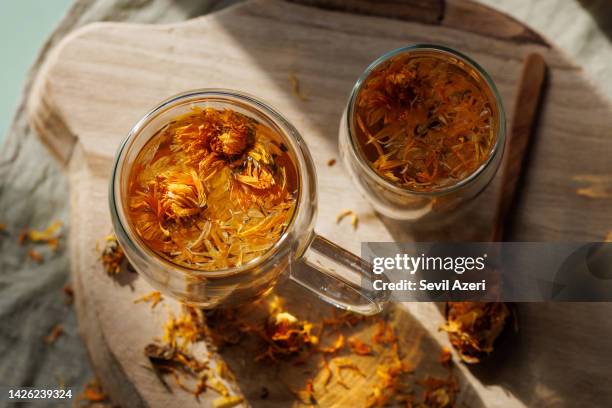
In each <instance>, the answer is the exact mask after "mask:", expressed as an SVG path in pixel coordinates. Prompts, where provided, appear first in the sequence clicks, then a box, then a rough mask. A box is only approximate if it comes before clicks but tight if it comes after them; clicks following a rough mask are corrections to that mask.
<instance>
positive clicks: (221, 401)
mask: <svg viewBox="0 0 612 408" xmlns="http://www.w3.org/2000/svg"><path fill="white" fill-rule="evenodd" d="M242 402H244V398H242V397H240V396H236V395H234V396H228V397H219V398H217V399H215V400H214V401H213V408H232V407H235V406H236V405H239V404H241V403H242Z"/></svg>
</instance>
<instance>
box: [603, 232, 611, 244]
mask: <svg viewBox="0 0 612 408" xmlns="http://www.w3.org/2000/svg"><path fill="white" fill-rule="evenodd" d="M604 242H612V231H610V232H608V233H607V234H606V237H605V238H604Z"/></svg>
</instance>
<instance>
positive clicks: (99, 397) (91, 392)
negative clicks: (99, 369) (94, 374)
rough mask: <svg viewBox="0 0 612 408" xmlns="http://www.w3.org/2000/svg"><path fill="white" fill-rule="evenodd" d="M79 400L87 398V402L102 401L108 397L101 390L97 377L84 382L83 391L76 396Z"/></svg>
mask: <svg viewBox="0 0 612 408" xmlns="http://www.w3.org/2000/svg"><path fill="white" fill-rule="evenodd" d="M77 398H78V399H79V400H87V401H89V402H102V401H106V400H107V399H108V395H106V393H105V392H104V391H103V390H102V387H101V386H100V383H99V382H98V380H97V379H95V378H94V379H93V380H91V381H89V382H88V383H87V384H85V389H84V390H83V393H82V394H80V395H79V396H78V397H77Z"/></svg>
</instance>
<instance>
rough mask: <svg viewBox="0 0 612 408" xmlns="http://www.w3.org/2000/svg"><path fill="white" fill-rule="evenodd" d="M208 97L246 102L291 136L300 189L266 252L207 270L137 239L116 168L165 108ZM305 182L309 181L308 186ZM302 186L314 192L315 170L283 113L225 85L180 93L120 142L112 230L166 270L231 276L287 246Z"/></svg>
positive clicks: (303, 196) (302, 195)
mask: <svg viewBox="0 0 612 408" xmlns="http://www.w3.org/2000/svg"><path fill="white" fill-rule="evenodd" d="M211 98H220V99H225V100H224V102H226V103H228V104H229V105H231V104H232V99H234V100H239V101H240V102H243V103H245V104H246V105H248V106H250V107H253V108H255V109H256V110H257V112H258V113H259V114H262V115H263V116H264V117H265V118H266V119H268V120H270V122H272V123H273V124H274V125H275V126H276V127H277V128H278V129H277V130H279V131H281V132H282V135H283V136H284V137H285V139H290V140H289V141H290V142H292V141H293V142H294V143H291V144H292V149H293V150H294V152H295V154H296V156H297V161H298V163H295V165H296V170H297V173H298V178H299V179H300V183H299V184H300V188H299V189H298V196H297V199H296V208H295V210H294V213H293V215H292V218H291V222H290V224H289V225H288V226H287V228H286V229H285V231H284V232H283V234H282V235H281V236H280V238H279V239H278V240H277V241H276V242H275V243H274V245H272V246H271V247H270V248H269V249H268V250H267V251H266V252H265V253H263V254H261V255H260V256H258V257H256V258H254V259H252V260H251V261H249V262H247V263H244V264H242V265H240V266H235V267H232V268H224V269H217V270H211V271H208V270H202V269H197V268H190V267H187V266H183V265H178V264H175V263H173V262H171V261H169V260H167V259H165V258H164V257H162V256H160V255H159V254H157V253H155V252H154V251H153V250H152V249H151V248H149V246H148V245H146V244H145V243H144V242H141V241H142V240H141V239H140V237H138V235H137V234H135V233H134V232H133V231H132V228H130V227H129V225H130V224H129V222H128V220H127V217H126V214H125V212H124V211H123V206H122V205H121V204H120V203H118V202H117V199H116V197H120V193H121V181H120V180H119V178H120V176H119V171H118V170H119V167H120V165H121V163H122V161H123V160H124V159H125V154H126V153H127V152H126V150H127V148H128V147H129V146H130V144H131V143H132V142H133V141H134V139H135V138H136V136H137V135H138V134H139V133H140V132H141V131H142V130H143V129H144V128H145V127H146V126H147V125H148V124H149V123H150V122H151V121H152V120H154V119H155V118H156V117H157V116H159V115H160V114H162V113H164V112H166V111H167V110H170V109H172V108H173V107H174V106H175V105H176V104H177V103H179V102H180V101H182V100H189V99H194V101H193V103H198V102H204V101H206V100H207V99H211ZM302 167H303V168H302ZM310 170H312V171H310ZM304 171H306V172H308V173H309V174H308V176H307V177H310V181H308V180H304V177H305V175H304V174H303V172H304ZM306 183H308V185H307V184H306ZM304 187H306V189H312V190H313V191H312V192H310V194H313V193H315V192H316V173H315V171H314V164H313V160H312V157H311V155H310V151H309V150H308V147H307V146H306V143H305V142H304V139H303V138H302V136H301V134H300V133H299V132H298V131H297V129H296V128H295V127H294V126H293V125H292V124H291V123H290V122H289V121H288V120H287V119H285V118H284V116H283V115H281V114H280V113H279V112H278V111H277V110H276V109H274V108H273V107H271V106H270V105H269V104H268V103H266V102H264V101H262V100H261V99H259V98H257V97H255V96H253V95H250V94H248V93H245V92H241V91H235V90H231V89H224V88H201V89H194V90H190V91H186V92H182V93H179V94H177V95H174V96H172V97H170V98H168V99H166V100H164V101H162V102H161V103H159V104H158V105H157V106H156V107H155V108H153V109H151V110H150V111H149V112H147V113H146V114H145V115H144V116H143V117H142V118H141V119H140V120H139V121H138V122H137V123H136V124H135V125H134V126H133V127H132V129H131V130H130V131H129V132H128V134H127V136H126V137H125V138H124V139H123V141H122V142H121V144H120V145H119V148H118V149H117V153H116V154H115V160H114V163H113V169H112V173H111V180H110V184H109V190H110V191H109V204H110V210H111V215H112V216H113V218H114V219H116V220H117V222H116V223H113V224H114V227H115V230H117V229H119V230H118V231H115V233H116V234H117V235H120V236H121V238H123V240H124V241H125V242H127V243H128V245H131V247H132V248H131V249H133V250H135V251H138V252H144V253H146V254H147V255H148V258H149V259H150V260H152V261H153V262H155V263H156V264H158V265H159V266H161V267H163V268H164V269H166V270H172V271H176V272H180V273H183V274H186V275H191V276H194V275H195V276H198V275H199V276H201V275H205V276H206V277H230V276H233V275H237V274H240V273H242V272H245V271H248V270H251V269H253V268H256V267H258V266H261V265H262V264H264V263H265V262H267V261H269V260H270V258H271V257H272V256H274V254H276V253H278V252H279V251H280V250H282V249H290V246H291V242H290V241H289V236H290V235H291V233H292V232H293V231H294V230H295V228H297V220H298V213H299V212H300V209H301V207H302V206H303V205H304V204H306V203H302V201H304V200H305V199H307V197H306V196H307V195H306V194H305V192H304V191H303V190H304ZM118 204H119V205H118ZM315 216H316V201H315V204H314V209H313V215H312V217H311V218H314V217H315ZM307 224H308V223H307ZM126 226H127V227H126ZM117 227H118V228H117ZM312 238H314V234H313V237H311V240H312ZM136 243H138V244H136ZM307 246H308V245H306V247H307Z"/></svg>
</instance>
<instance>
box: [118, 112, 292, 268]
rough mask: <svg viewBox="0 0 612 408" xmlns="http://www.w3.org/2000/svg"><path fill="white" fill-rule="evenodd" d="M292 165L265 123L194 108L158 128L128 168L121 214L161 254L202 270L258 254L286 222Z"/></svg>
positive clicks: (289, 216) (289, 210)
mask: <svg viewBox="0 0 612 408" xmlns="http://www.w3.org/2000/svg"><path fill="white" fill-rule="evenodd" d="M296 195H297V170H296V168H295V166H294V164H293V161H292V159H291V157H290V155H289V153H288V149H287V148H286V146H285V145H284V144H283V143H282V140H281V137H280V136H279V135H278V134H276V133H275V132H274V131H273V130H272V129H270V128H269V127H267V126H265V125H264V124H262V123H259V122H257V121H256V120H254V119H252V118H250V117H248V116H246V115H243V114H241V113H239V112H235V111H232V110H229V109H224V110H218V109H214V108H205V109H201V108H197V107H194V108H193V109H192V111H191V112H189V113H187V114H185V115H182V116H180V117H177V118H175V119H174V120H173V121H171V122H170V123H168V124H167V125H166V126H165V127H164V128H162V129H161V130H160V131H159V132H158V133H157V134H156V135H155V136H154V137H153V138H152V140H151V141H149V142H148V144H147V145H146V146H145V147H144V148H143V149H142V151H141V152H140V153H139V155H138V157H137V159H136V161H135V163H134V165H133V167H132V169H131V173H130V182H129V191H128V196H129V198H128V199H129V202H128V208H129V216H130V221H131V222H132V225H133V226H134V229H135V230H136V232H137V233H138V235H139V236H140V237H141V238H142V239H143V240H144V241H145V243H146V244H147V245H148V246H149V247H150V248H152V249H153V250H154V251H155V252H157V253H158V254H160V255H161V256H163V257H164V258H166V259H168V260H170V261H172V262H174V263H177V264H179V265H183V266H188V267H192V268H196V269H202V270H218V269H224V268H230V267H235V266H240V265H242V264H244V263H247V262H249V261H250V260H252V259H255V258H256V257H258V256H260V255H262V254H264V253H265V252H266V251H267V250H268V249H269V248H270V247H271V246H272V245H274V243H275V242H276V241H277V240H278V239H279V238H280V236H281V235H282V233H283V232H284V231H285V229H286V228H287V226H288V225H289V223H290V222H291V219H292V216H293V211H294V208H295V202H296Z"/></svg>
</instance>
